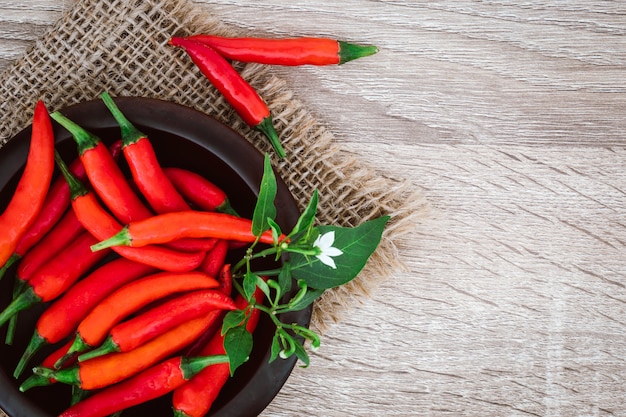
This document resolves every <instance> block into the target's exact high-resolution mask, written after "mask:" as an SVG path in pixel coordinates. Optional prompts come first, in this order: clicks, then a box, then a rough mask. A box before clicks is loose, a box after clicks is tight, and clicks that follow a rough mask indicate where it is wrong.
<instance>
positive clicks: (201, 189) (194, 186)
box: [163, 167, 239, 216]
mask: <svg viewBox="0 0 626 417" xmlns="http://www.w3.org/2000/svg"><path fill="white" fill-rule="evenodd" d="M163 172H165V175H167V178H169V180H170V181H171V182H172V185H173V186H174V187H175V188H176V190H177V191H178V192H179V193H180V194H181V195H182V196H183V197H184V198H185V199H187V200H188V201H190V202H192V203H193V204H195V205H196V206H198V207H199V208H201V209H202V210H206V211H220V212H222V213H229V214H232V215H234V216H238V215H239V214H237V212H236V211H235V209H233V207H232V206H231V205H230V200H229V199H228V195H226V193H225V192H224V191H223V190H222V189H221V188H219V187H218V186H217V185H215V184H213V183H212V182H211V181H209V180H208V179H206V178H204V177H203V176H202V175H200V174H196V173H195V172H192V171H189V170H186V169H183V168H177V167H165V168H163Z"/></svg>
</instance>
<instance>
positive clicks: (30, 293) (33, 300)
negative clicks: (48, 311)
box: [0, 287, 41, 326]
mask: <svg viewBox="0 0 626 417" xmlns="http://www.w3.org/2000/svg"><path fill="white" fill-rule="evenodd" d="M40 301H41V297H39V296H38V295H37V294H35V291H34V290H33V288H32V287H28V289H27V290H26V291H24V292H23V293H21V294H20V295H19V296H18V297H17V298H16V299H15V300H13V301H11V304H9V305H8V306H7V307H6V308H5V309H4V311H2V313H0V326H2V325H4V324H5V323H6V322H7V321H8V320H9V319H10V318H11V317H13V316H14V315H16V314H17V313H19V312H20V311H23V310H26V309H27V308H29V307H30V306H32V305H34V304H37V303H38V302H40Z"/></svg>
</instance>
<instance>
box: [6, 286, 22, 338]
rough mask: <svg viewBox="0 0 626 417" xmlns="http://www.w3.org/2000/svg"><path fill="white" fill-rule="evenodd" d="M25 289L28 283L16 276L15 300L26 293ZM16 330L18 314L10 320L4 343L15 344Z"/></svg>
mask: <svg viewBox="0 0 626 417" xmlns="http://www.w3.org/2000/svg"><path fill="white" fill-rule="evenodd" d="M25 289H26V281H24V280H23V279H20V278H19V277H17V276H16V277H15V282H14V283H13V300H15V299H16V298H17V297H19V295H20V294H21V293H22V292H24V290H25ZM16 330H17V314H16V315H14V316H13V317H11V318H10V319H9V325H8V327H7V334H6V337H5V339H4V343H6V344H7V345H9V346H10V345H12V344H13V341H14V339H15V331H16Z"/></svg>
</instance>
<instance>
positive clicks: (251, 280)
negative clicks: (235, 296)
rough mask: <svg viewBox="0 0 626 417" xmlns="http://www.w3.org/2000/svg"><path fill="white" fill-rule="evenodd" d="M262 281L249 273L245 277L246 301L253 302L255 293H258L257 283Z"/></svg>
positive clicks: (244, 290) (244, 291)
mask: <svg viewBox="0 0 626 417" xmlns="http://www.w3.org/2000/svg"><path fill="white" fill-rule="evenodd" d="M260 279H261V277H259V276H258V275H256V274H252V273H247V274H246V275H244V276H243V293H244V294H243V295H244V297H246V300H252V297H253V296H254V292H255V291H256V286H257V282H258V281H259V280H260Z"/></svg>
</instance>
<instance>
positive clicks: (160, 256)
mask: <svg viewBox="0 0 626 417" xmlns="http://www.w3.org/2000/svg"><path fill="white" fill-rule="evenodd" d="M56 159H57V165H58V166H59V168H60V169H61V172H62V173H63V176H64V177H65V180H66V181H67V182H68V184H69V186H70V190H71V193H72V208H73V209H74V212H75V213H76V217H77V218H78V221H80V223H81V224H82V225H83V226H84V227H85V229H87V230H88V231H89V232H90V233H91V234H92V235H94V236H95V237H96V238H98V239H99V240H104V239H107V238H109V237H111V236H112V235H114V234H115V233H117V232H119V230H120V229H121V228H122V225H121V224H120V223H119V222H118V221H117V220H115V218H114V217H113V216H111V215H110V214H109V213H108V212H107V211H106V210H105V209H104V208H103V207H102V206H101V205H100V203H99V202H98V199H97V198H96V196H95V195H94V193H92V192H90V191H88V190H87V188H85V186H84V185H83V184H82V183H81V182H80V181H78V180H77V179H76V177H75V176H73V175H72V174H71V173H70V172H68V170H67V166H66V165H65V163H64V162H63V160H62V159H61V157H60V156H59V155H58V154H57V155H56ZM113 250H114V251H115V252H116V253H117V254H119V255H121V256H123V257H124V258H127V259H130V260H132V261H135V262H139V263H144V264H147V265H150V266H154V267H156V268H158V269H163V270H166V271H172V272H176V271H178V272H181V271H191V270H193V269H195V268H197V267H198V265H200V263H201V262H202V260H203V259H204V256H205V254H204V253H203V252H181V251H175V250H172V249H170V248H166V247H161V246H154V245H150V246H144V247H142V248H127V247H123V246H119V247H116V248H114V249H113Z"/></svg>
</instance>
